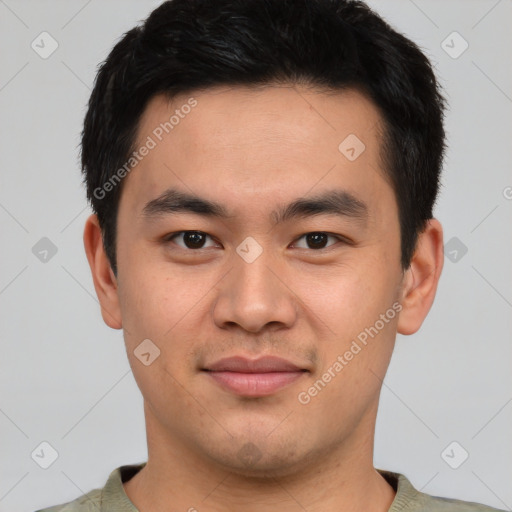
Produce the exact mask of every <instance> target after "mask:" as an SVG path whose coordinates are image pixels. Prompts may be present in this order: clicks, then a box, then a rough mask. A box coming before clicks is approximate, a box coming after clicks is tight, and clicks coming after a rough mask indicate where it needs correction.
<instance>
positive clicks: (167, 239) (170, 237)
mask: <svg viewBox="0 0 512 512" xmlns="http://www.w3.org/2000/svg"><path fill="white" fill-rule="evenodd" d="M186 233H196V234H200V235H205V236H207V237H209V238H210V239H212V240H214V238H213V237H212V236H211V235H208V233H205V232H204V231H196V230H187V231H176V232H174V233H171V234H169V235H167V236H166V237H165V239H164V241H165V242H172V241H173V240H174V238H176V237H178V236H180V235H184V234H186ZM313 234H314V235H327V236H328V237H331V238H336V239H337V240H338V242H342V243H344V244H347V245H351V243H352V242H351V241H350V240H349V239H347V238H345V237H343V236H341V235H336V234H334V233H329V232H326V231H308V232H307V233H304V234H303V235H301V236H300V237H298V238H297V239H296V241H298V240H301V239H302V238H304V237H306V236H307V235H313ZM334 245H336V244H331V245H328V246H326V247H321V248H319V249H311V248H309V247H307V248H305V249H309V250H311V251H314V252H320V251H324V250H328V249H330V248H331V247H333V246H334ZM178 247H180V248H181V249H183V250H185V251H193V252H198V251H200V250H202V249H208V247H206V248H204V247H199V248H198V249H191V248H190V247H182V246H178ZM301 249H304V247H301Z"/></svg>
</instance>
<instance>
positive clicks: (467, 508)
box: [379, 470, 504, 512]
mask: <svg viewBox="0 0 512 512" xmlns="http://www.w3.org/2000/svg"><path fill="white" fill-rule="evenodd" d="M379 473H381V474H382V476H384V478H386V480H387V481H388V482H389V483H390V485H392V486H393V487H394V488H395V491H396V495H395V499H394V501H393V503H392V504H391V508H390V509H389V511H388V512H504V511H503V510H502V509H497V508H493V507H489V506H487V505H483V504H481V503H475V502H472V501H463V500H457V499H453V498H443V497H441V496H431V495H430V494H425V493H423V492H420V491H418V490H417V489H415V488H414V486H413V485H412V484H411V482H410V481H409V480H408V479H407V478H406V477H405V476H404V475H402V474H400V473H392V472H390V471H382V470H379Z"/></svg>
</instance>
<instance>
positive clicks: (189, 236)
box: [168, 231, 212, 249]
mask: <svg viewBox="0 0 512 512" xmlns="http://www.w3.org/2000/svg"><path fill="white" fill-rule="evenodd" d="M207 238H209V239H210V240H212V237H211V236H210V235H207V234H206V233H203V232H202V231H180V232H179V233H175V234H174V235H172V236H170V237H169V238H168V241H171V240H173V241H174V240H175V239H178V240H179V239H181V240H182V241H183V245H182V244H180V243H178V242H175V243H176V245H179V246H180V247H183V248H184V249H204V247H205V240H206V239H207Z"/></svg>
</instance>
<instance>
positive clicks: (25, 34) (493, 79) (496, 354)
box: [0, 0, 512, 512]
mask: <svg viewBox="0 0 512 512" xmlns="http://www.w3.org/2000/svg"><path fill="white" fill-rule="evenodd" d="M158 3H159V2H157V1H148V0H146V1H141V0H138V1H133V0H132V1H126V0H123V1H101V2H100V1H99V0H89V1H85V2H83V1H66V2H65V1H63V0H61V1H57V0H51V1H50V0H46V1H41V0H38V1H19V0H18V1H15V0H0V41H1V48H2V63H1V64H2V65H1V67H0V108H1V113H2V115H1V118H0V126H1V132H0V134H1V139H0V140H1V151H0V172H1V175H0V179H1V182H0V224H1V229H2V243H1V246H0V257H1V260H0V261H1V265H0V314H1V331H0V335H1V358H0V361H1V373H0V379H1V382H0V389H1V397H0V429H1V444H2V446H1V453H2V465H1V474H0V510H2V511H9V512H17V511H27V512H29V511H33V510H36V509H37V508H40V507H43V506H48V505H52V504H56V503H61V502H64V501H67V500H71V499H73V498H76V497H77V496H78V495H80V494H81V493H82V492H87V491H89V490H90V489H91V488H93V487H99V486H102V485H103V484H104V482H105V480H106V478H107V476H108V474H109V473H110V471H111V470H112V469H114V468H115V467H117V466H119V465H122V464H129V463H135V462H140V461H143V460H145V457H146V443H145V434H144V421H143V411H142V399H141V396H140V393H139V391H138V389H137V387H136V385H135V382H134V380H133V377H132V374H131V371H130V369H129V365H128V361H127V358H126V354H125V350H124V345H123V340H122V335H121V333H120V332H119V331H113V330H110V329H109V328H107V327H106V326H105V325H104V324H103V322H102V320H101V317H100V312H99V307H98V303H97V301H96V297H95V294H94V289H93V286H92V280H91V277H90V274H89V268H88V265H87V261H86V258H85V255H84V252H83V248H82V239H81V237H82V229H83V224H84V220H85V219H86V217H87V215H88V214H89V209H88V207H87V205H86V202H85V193H84V190H83V188H82V185H81V178H80V174H79V167H78V151H77V145H78V143H79V133H80V130H81V123H82V119H83V115H84V112H85V104H86V101H87V99H88V96H89V94H90V88H91V85H92V82H93V78H94V76H95V70H96V66H97V65H98V64H99V62H100V61H102V60H103V59H104V58H105V57H106V55H107V53H108V51H109V50H110V49H111V47H112V45H113V44H114V42H115V41H116V40H117V39H118V38H119V37H120V35H121V34H122V33H123V32H125V31H127V30H128V29H130V28H131V27H132V26H133V25H134V24H135V23H136V22H137V21H139V20H142V19H143V18H145V17H146V16H147V15H148V14H149V12H150V10H152V9H153V8H154V7H155V6H156V5H157V4H158ZM371 4H372V5H373V6H374V7H375V8H376V9H377V10H378V11H379V12H380V13H381V14H382V15H384V17H385V18H387V20H388V21H389V22H390V23H391V24H393V25H394V26H395V27H397V28H398V29H399V30H401V31H402V32H404V33H406V34H407V35H408V36H409V37H411V38H412V39H413V40H414V41H416V42H417V43H418V44H419V45H420V46H421V47H422V48H423V49H424V50H425V51H426V53H427V54H428V55H429V56H430V58H431V59H432V61H433V63H434V64H435V66H436V68H437V71H438V74H439V76H440V77H441V82H442V84H443V86H444V88H445V91H446V94H447V97H448V99H449V102H450V111H449V113H448V117H447V120H446V127H447V131H448V136H449V145H450V148H449V151H448V155H447V159H446V164H445V170H444V178H443V189H442V192H441V196H440V200H439V203H438V207H437V210H436V215H437V217H438V218H439V219H440V220H441V221H442V223H443V225H444V228H445V237H446V238H445V241H446V242H448V241H449V240H451V239H452V238H454V237H455V240H452V241H451V242H450V244H451V245H449V246H448V247H447V251H446V254H447V257H446V258H445V269H444V274H443V276H442V279H441V283H440V288H439V292H438V296H437V299H436V303H435V305H434V307H433V309H432V311H431V313H430V315H429V317H428V318H427V320H426V322H425V324H424V326H423V328H422V330H421V331H420V332H419V333H418V334H416V335H414V336H412V337H399V339H398V342H397V347H396V351H395V353H394V356H393V359H392V363H391V367H390V369H389V372H388V374H387V377H386V380H385V383H384V387H383V391H382V401H381V407H380V411H379V416H378V421H377V431H376V449H375V465H376V467H378V468H384V469H390V470H394V471H399V472H402V473H404V474H405V475H406V476H408V477H409V478H410V479H411V481H412V482H413V484H414V485H415V486H416V487H417V488H418V489H421V490H422V491H424V492H427V493H430V494H435V495H443V496H449V497H457V498H460V499H465V500H472V501H479V502H483V503H487V504H489V505H492V506H495V507H498V508H502V509H508V510H510V508H511V506H512V485H511V482H512V457H511V454H512V436H511V435H510V432H511V426H512V372H511V366H512V365H511V361H512V358H511V355H512V343H511V332H512V315H511V313H512V287H511V283H512V279H511V277H512V276H511V273H512V265H511V264H510V263H511V261H512V258H511V256H512V255H511V252H512V248H511V243H510V240H511V231H512V223H511V222H510V217H511V211H512V200H511V199H510V198H511V197H512V188H507V187H512V175H511V173H510V166H511V160H512V155H511V146H512V143H511V140H512V139H511V135H512V129H511V124H512V116H511V115H510V114H511V110H512V108H511V107H512V66H510V62H511V61H512V59H511V57H512V55H511V53H512V52H511V48H512V36H511V34H512V30H511V29H512V26H511V20H512V2H511V1H510V0H501V1H496V0H489V1H487V0H478V1H474V0H473V1H471V0H459V1H455V0H450V1H446V0H444V1H426V0H415V1H412V0H396V1H389V0H388V1H386V2H371ZM43 31H47V32H48V33H49V34H51V36H52V37H53V38H54V39H55V40H56V41H57V43H58V48H57V49H56V51H55V52H54V53H53V54H52V55H50V56H49V57H48V58H46V59H43V58H41V57H40V55H39V54H38V53H36V51H34V50H33V49H32V47H31V43H32V41H34V40H35V43H37V44H39V47H40V48H38V50H39V51H40V52H41V51H43V50H44V51H48V50H49V49H51V41H50V40H49V39H45V40H44V42H43V43H41V36H39V34H40V33H41V32H43ZM454 31H456V32H458V33H459V34H460V35H461V36H462V38H464V39H461V38H460V37H459V36H457V35H453V34H452V33H453V32H454ZM44 37H47V36H44ZM464 40H465V41H467V43H468V44H469V47H468V48H467V50H466V51H465V52H464V53H462V54H461V55H460V56H459V55H457V54H458V53H460V51H461V50H462V49H463V48H464ZM443 41H445V43H443ZM43 45H44V49H43V48H41V47H42V46H43ZM443 47H444V49H443ZM445 50H446V51H445ZM447 51H448V53H451V56H450V55H449V54H448V53H447ZM455 55H457V58H453V57H454V56H455ZM43 237H47V238H48V239H49V240H51V242H52V244H54V245H55V247H56V249H57V252H56V254H55V255H52V252H51V250H50V251H49V252H48V253H47V254H45V253H44V250H45V249H46V250H48V248H49V247H48V242H47V241H43V242H39V241H40V240H41V239H42V238H43ZM38 242H39V245H36V244H37V243H38ZM45 244H46V245H45ZM34 246H36V249H34V252H35V254H34V252H33V247H34ZM464 247H467V253H466V254H463V248H464ZM454 251H455V252H454ZM448 253H450V254H449V256H450V258H451V259H450V258H449V257H448ZM45 258H46V261H45ZM41 259H42V260H43V261H41ZM452 260H454V261H452ZM42 441H46V442H48V443H50V445H51V446H52V447H54V449H55V450H56V451H57V452H58V455H59V456H58V458H57V459H56V460H55V462H54V463H53V464H52V465H51V466H50V467H49V468H48V469H43V468H41V467H40V464H45V463H48V462H50V458H51V450H49V449H48V448H44V447H43V448H40V447H39V445H40V443H41V442H42ZM453 441H456V442H457V443H458V445H456V446H455V448H454V449H453V451H451V448H450V449H448V452H447V453H448V455H449V457H447V456H446V455H445V457H444V458H443V456H442V453H443V451H444V450H445V448H446V447H447V446H448V445H449V444H450V443H452V442H453ZM38 447H39V448H38ZM452 447H453V446H452ZM36 448H38V450H36ZM34 450H36V454H37V453H39V458H38V457H37V456H36V455H34V459H33V458H32V457H31V454H32V453H33V452H34ZM41 450H42V451H41ZM462 450H466V451H467V452H468V453H469V457H468V459H467V460H466V461H464V463H462V464H461V465H460V466H459V467H458V468H457V469H452V468H451V467H450V466H449V465H448V463H447V462H446V461H447V460H449V462H450V463H451V464H452V465H457V464H458V463H460V461H461V460H462V456H463V454H464V452H462ZM36 461H37V462H36Z"/></svg>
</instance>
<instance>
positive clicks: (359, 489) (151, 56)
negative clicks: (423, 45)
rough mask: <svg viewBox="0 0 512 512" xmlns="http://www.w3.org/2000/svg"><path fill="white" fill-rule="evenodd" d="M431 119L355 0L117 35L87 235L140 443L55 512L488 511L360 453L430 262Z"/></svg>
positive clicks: (95, 134)
mask: <svg viewBox="0 0 512 512" xmlns="http://www.w3.org/2000/svg"><path fill="white" fill-rule="evenodd" d="M442 119H443V99H442V96H441V94H440V92H439V89H438V86H437V83H436V79H435V76H434V74H433V72H432V69H431V66H430V64H429V62H428V60H427V59H426V58H425V57H424V55H423V54H422V53H421V52H420V51H419V49H418V48H417V47H416V46H415V45H414V44H413V43H412V42H410V41H409V40H407V39H406V38H404V37H403V36H401V35H400V34H398V33H396V32H395V31H394V30H392V29H391V28H390V27H389V26H388V25H386V24H385V22H384V21H383V20H382V19H381V18H379V17H378V16H377V15H376V14H375V13H373V12H372V11H371V10H370V9H368V8H367V7H366V6H365V5H364V4H363V3H360V2H351V1H344V0H294V1H286V0H243V1H241V0H208V1H204V0H203V1H200V0H172V1H170V2H166V3H164V4H162V5H161V6H160V7H159V8H157V9H156V10H155V11H154V12H153V13H152V14H151V15H150V17H149V18H148V19H147V21H146V22H145V23H144V25H143V26H141V27H137V28H134V29H133V30H131V31H130V32H128V33H127V34H125V36H124V37H123V38H122V40H121V41H120V42H119V43H118V44H117V45H116V46H115V48H114V49H113V50H112V52H111V54H110V55H109V57H108V59H107V60H106V61H105V63H104V64H103V65H102V67H101V69H100V71H99V73H98V76H97V80H96V84H95V87H94V90H93V93H92V95H91V99H90V103H89V109H88V112H87V115H86V119H85V124H84V131H83V139H82V166H83V171H84V176H85V182H86V184H87V190H88V198H89V200H90V202H91V204H92V207H93V210H94V215H92V216H91V217H90V218H89V219H88V220H87V223H86V226H85V232H84V243H85V249H86V253H87V257H88V260H89V263H90V266H91V271H92V277H93V280H94V285H95V289H96V292H97V295H98V299H99V301H100V304H101V309H102V315H103V319H104V321H105V322H106V323H107V325H109V326H110V327H112V328H114V329H123V331H124V336H125V341H126V348H127V354H128V358H129V361H130V364H131V367H132V370H133V373H134V376H135V379H136V381H137V383H138V385H139V387H140V390H141V392H142V395H143V397H144V408H145V418H146V428H147V440H148V454H149V456H148V461H147V463H146V464H142V465H138V466H124V467H122V468H118V469H116V470H115V471H114V472H113V473H112V474H111V476H110V478H109V480H108V482H107V483H106V485H105V487H104V488H103V489H101V490H95V491H91V492H90V493H89V494H87V495H85V496H83V497H81V498H79V499H77V500H76V501H74V502H71V503H69V504H67V505H61V506H56V507H53V508H51V509H46V510H47V511H62V512H64V511H89V510H91V511H92V510H105V511H118V510H119V511H121V510H122V511H135V510H140V511H142V512H145V511H152V512H160V511H169V510H189V511H193V510H199V511H229V510H237V511H251V512H257V511H268V510H279V511H288V510H290V511H292V510H308V511H316V510H322V511H328V512H329V511H340V510H344V511H363V510H365V511H367V510H372V511H376V512H377V511H382V512H384V511H388V510H389V511H393V512H397V511H399V510H401V511H404V512H406V511H412V510H414V511H427V510H428V511H438V510H446V511H447V510H450V511H451V510H454V511H458V510H460V511H462V510H475V511H477V510H478V511H486V510H492V509H491V508H489V507H486V506H484V505H479V504H476V503H466V502H462V501H458V500H450V499H446V498H437V497H431V496H428V495H426V494H423V493H420V492H418V491H416V490H415V489H414V487H413V486H412V485H411V483H410V482H409V481H408V480H407V478H406V477H405V476H404V475H400V474H397V473H391V472H388V471H385V470H380V469H378V470H377V469H375V468H374V467H373V442H374V430H375V422H376V415H377V408H378V401H379V394H380V390H381V386H382V381H383V379H384V376H385V373H386V370H387V367H388V364H389V361H390V358H391V354H392V351H393V347H394V342H395V337H396V333H397V332H399V333H401V334H412V333H414V332H416V331H417V330H418V329H419V328H420V326H421V324H422V322H423V320H424V318H425V317H426V315H427V313H428V311H429V309H430V307H431V305H432V302H433V300H434V296H435V293H436V287H437V283H438V280H439V277H440V274H441V269H442V265H443V236H442V228H441V225H440V223H439V222H438V221H437V220H436V219H434V218H433V205H434V203H435V199H436V195H437V190H438V183H439V174H440V169H441V164H442V156H443V150H444V131H443V124H442Z"/></svg>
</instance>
